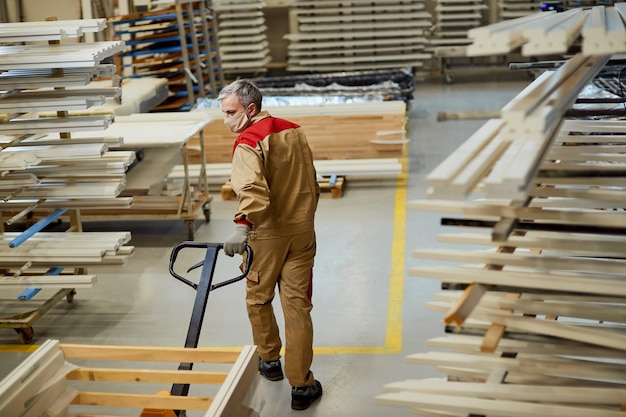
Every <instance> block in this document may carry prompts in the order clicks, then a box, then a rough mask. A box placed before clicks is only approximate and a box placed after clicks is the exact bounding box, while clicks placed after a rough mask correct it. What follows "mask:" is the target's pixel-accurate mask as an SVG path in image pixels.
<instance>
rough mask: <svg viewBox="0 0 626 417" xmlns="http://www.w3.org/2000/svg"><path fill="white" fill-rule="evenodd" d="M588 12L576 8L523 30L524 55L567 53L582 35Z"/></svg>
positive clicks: (554, 15)
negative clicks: (524, 41)
mask: <svg viewBox="0 0 626 417" xmlns="http://www.w3.org/2000/svg"><path fill="white" fill-rule="evenodd" d="M587 15H588V11H587V10H584V9H582V8H575V9H570V10H567V11H565V12H564V13H556V14H553V15H551V16H549V17H548V18H546V19H542V20H541V21H540V22H536V23H535V24H529V25H527V26H526V27H524V29H523V36H524V37H525V38H526V40H527V41H526V43H524V45H522V55H524V56H534V55H550V54H562V53H566V52H567V51H568V49H569V48H570V45H571V44H572V43H573V42H574V41H575V40H576V38H578V37H579V36H580V34H581V31H582V27H583V25H584V24H585V20H586V19H587Z"/></svg>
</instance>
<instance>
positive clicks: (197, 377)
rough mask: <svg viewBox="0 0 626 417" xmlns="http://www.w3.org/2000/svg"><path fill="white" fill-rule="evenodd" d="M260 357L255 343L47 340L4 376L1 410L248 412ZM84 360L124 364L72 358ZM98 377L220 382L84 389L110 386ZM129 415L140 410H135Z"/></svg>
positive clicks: (57, 413) (216, 416)
mask: <svg viewBox="0 0 626 417" xmlns="http://www.w3.org/2000/svg"><path fill="white" fill-rule="evenodd" d="M257 358H258V356H257V354H256V348H255V347H254V346H245V347H244V348H243V349H242V350H241V351H240V352H237V351H226V350H219V349H214V350H213V349H212V350H203V349H187V348H167V347H141V346H94V345H68V344H60V343H59V342H58V341H54V340H47V341H46V342H44V343H43V344H42V345H41V347H40V348H39V349H37V350H36V351H35V352H34V353H33V354H32V355H30V356H29V357H28V358H27V359H26V360H25V361H24V362H23V363H22V364H20V365H19V366H18V367H17V368H16V369H15V370H14V371H13V372H11V373H10V374H9V375H8V376H7V377H6V378H5V379H4V380H2V381H0V398H2V400H0V413H2V415H22V416H25V417H32V416H37V415H40V414H42V413H43V414H46V413H47V414H46V415H49V416H54V417H64V416H69V415H73V414H72V407H73V406H75V405H83V406H95V407H98V406H105V407H116V408H130V409H133V408H134V409H137V408H140V409H150V411H151V412H162V413H164V412H166V411H168V410H202V411H205V410H206V414H204V416H205V417H220V416H224V417H226V416H232V415H242V416H243V415H250V414H251V413H252V412H253V410H251V409H250V408H248V407H246V406H245V404H244V403H245V401H246V397H247V396H250V395H253V394H254V391H255V384H254V382H255V378H256V377H257V375H258V371H257ZM83 360H88V361H89V362H90V363H91V362H93V361H98V362H99V363H102V362H104V361H113V363H114V364H118V363H119V364H120V365H122V366H123V367H122V368H115V367H113V368H108V367H107V368H94V367H85V366H78V365H76V364H73V363H72V362H76V361H83ZM128 361H132V362H136V361H141V362H186V363H187V362H191V363H196V364H231V365H232V366H231V368H230V370H226V371H224V370H222V371H198V370H194V371H179V370H163V369H136V368H129V367H128V365H125V364H124V363H125V362H128ZM68 381H74V382H73V383H72V386H73V387H74V388H70V385H69V384H68ZM97 382H127V383H135V384H142V383H150V384H153V383H157V384H159V383H160V384H164V387H165V388H166V389H169V388H168V387H169V386H171V384H176V383H185V384H211V385H215V384H219V385H220V387H219V389H218V391H217V394H216V395H215V396H214V397H193V396H185V397H180V396H170V395H163V394H164V393H157V394H154V393H148V394H138V393H127V392H107V391H92V390H90V391H87V390H85V388H88V389H98V387H102V388H101V389H103V390H104V389H106V385H99V384H94V383H97ZM92 387H95V388H92ZM146 411H147V410H146ZM170 412H171V411H170ZM129 415H137V414H136V411H135V412H133V413H132V414H129ZM163 415H165V414H163Z"/></svg>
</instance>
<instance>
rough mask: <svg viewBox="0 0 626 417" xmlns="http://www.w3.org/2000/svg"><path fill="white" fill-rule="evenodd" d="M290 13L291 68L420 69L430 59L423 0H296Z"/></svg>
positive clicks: (426, 13) (306, 69)
mask: <svg viewBox="0 0 626 417" xmlns="http://www.w3.org/2000/svg"><path fill="white" fill-rule="evenodd" d="M291 13H292V14H293V15H294V16H295V19H296V25H297V28H295V29H292V30H291V33H289V34H287V35H286V36H285V37H286V38H287V39H288V40H289V42H290V44H289V47H288V51H287V55H288V60H287V61H288V62H287V63H288V66H287V70H289V71H313V72H326V71H351V70H359V69H367V70H371V69H375V68H398V67H412V68H419V67H421V66H422V65H423V63H424V61H425V60H428V59H430V54H428V53H425V52H424V44H425V42H426V38H425V37H424V30H425V29H427V28H429V27H430V26H431V25H432V23H431V21H430V18H431V16H430V13H428V12H427V11H426V10H425V6H424V2H423V0H415V1H394V0H378V1H371V0H367V1H366V0H354V1H350V2H345V1H332V0H323V1H310V0H296V1H294V2H293V6H292V10H291Z"/></svg>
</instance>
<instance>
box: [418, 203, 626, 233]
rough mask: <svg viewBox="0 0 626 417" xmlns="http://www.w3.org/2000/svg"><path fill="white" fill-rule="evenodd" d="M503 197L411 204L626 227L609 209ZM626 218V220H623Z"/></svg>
mask: <svg viewBox="0 0 626 417" xmlns="http://www.w3.org/2000/svg"><path fill="white" fill-rule="evenodd" d="M503 203H505V202H503V201H501V200H490V201H484V202H456V201H446V200H414V201H409V202H408V203H407V207H409V208H411V209H419V210H430V211H435V210H437V211H439V212H440V213H457V214H458V213H460V214H463V215H464V216H467V217H476V218H489V217H497V218H503V217H506V218H514V219H529V220H535V221H538V220H543V221H555V222H563V223H569V224H589V225H597V226H620V227H621V226H624V225H626V215H622V214H621V213H619V212H608V211H606V210H589V211H584V212H575V211H571V210H566V209H563V210H558V209H546V210H543V209H541V208H537V207H523V206H509V205H504V204H503ZM623 221H624V222H625V223H623Z"/></svg>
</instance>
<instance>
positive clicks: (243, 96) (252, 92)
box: [217, 79, 263, 111]
mask: <svg viewBox="0 0 626 417" xmlns="http://www.w3.org/2000/svg"><path fill="white" fill-rule="evenodd" d="M230 94H235V95H236V96H237V100H238V101H239V102H240V103H241V105H242V106H243V108H244V109H245V108H247V107H248V106H249V105H250V103H254V104H256V108H257V111H261V101H262V100H263V96H262V94H261V91H260V90H259V87H257V86H256V84H255V83H253V82H252V81H250V80H246V79H241V80H237V81H233V82H232V83H230V84H228V85H227V86H226V87H224V88H223V89H222V91H220V94H219V95H218V96H217V99H218V100H221V99H223V98H224V97H226V96H228V95H230Z"/></svg>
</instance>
